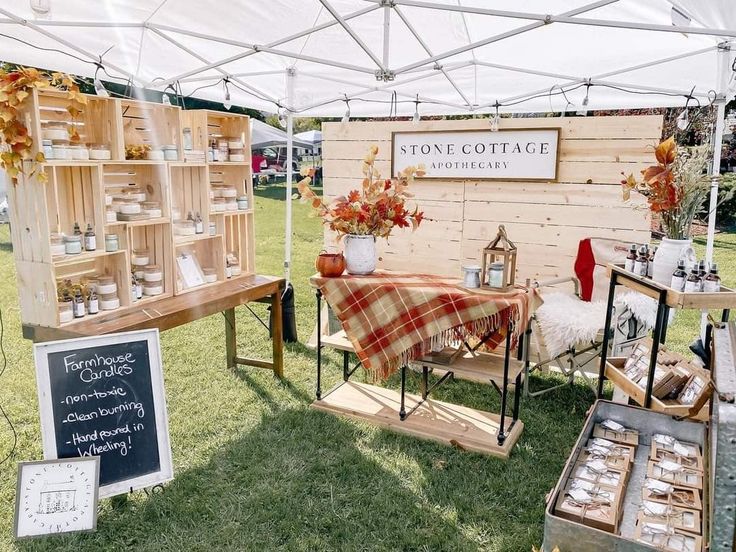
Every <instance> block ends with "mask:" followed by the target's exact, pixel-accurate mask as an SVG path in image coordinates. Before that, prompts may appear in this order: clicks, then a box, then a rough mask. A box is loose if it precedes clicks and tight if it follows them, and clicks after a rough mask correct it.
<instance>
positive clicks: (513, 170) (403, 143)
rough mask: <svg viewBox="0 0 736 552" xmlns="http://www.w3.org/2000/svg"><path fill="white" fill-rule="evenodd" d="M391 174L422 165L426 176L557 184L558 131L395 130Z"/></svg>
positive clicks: (392, 139)
mask: <svg viewBox="0 0 736 552" xmlns="http://www.w3.org/2000/svg"><path fill="white" fill-rule="evenodd" d="M391 141H392V145H391V149H392V155H391V175H392V176H396V174H397V173H398V172H399V171H401V170H403V169H405V168H406V167H409V166H416V165H420V164H423V165H424V168H425V171H426V175H425V176H424V178H444V179H453V178H457V179H466V178H467V179H488V180H507V181H508V180H544V181H554V180H557V157H558V155H557V154H558V147H559V143H560V129H559V128H529V129H504V130H497V131H491V130H490V129H488V130H438V131H425V132H422V131H416V132H411V131H410V132H394V133H392V136H391Z"/></svg>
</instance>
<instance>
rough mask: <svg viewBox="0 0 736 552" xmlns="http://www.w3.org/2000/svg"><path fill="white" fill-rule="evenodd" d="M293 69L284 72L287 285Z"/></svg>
mask: <svg viewBox="0 0 736 552" xmlns="http://www.w3.org/2000/svg"><path fill="white" fill-rule="evenodd" d="M294 74H295V73H294V69H293V68H289V69H288V70H287V72H286V96H287V98H286V105H287V109H288V111H287V117H286V198H285V199H286V230H285V232H284V234H285V236H284V241H285V245H284V278H285V279H286V283H287V284H288V283H289V281H290V279H291V234H292V230H291V228H292V227H291V194H292V174H291V173H292V170H291V165H292V162H293V149H294V148H293V147H292V145H293V143H294V113H293V111H292V109H291V108H292V101H293V98H294Z"/></svg>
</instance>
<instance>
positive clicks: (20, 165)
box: [0, 67, 87, 183]
mask: <svg viewBox="0 0 736 552" xmlns="http://www.w3.org/2000/svg"><path fill="white" fill-rule="evenodd" d="M50 88H53V89H57V90H61V91H65V92H66V93H67V95H68V98H69V105H68V106H67V111H68V112H69V114H70V115H71V117H72V121H73V124H72V125H70V126H69V141H70V142H71V143H78V142H79V141H80V137H79V133H78V132H77V127H76V124H74V122H75V121H76V119H77V117H79V115H80V114H81V112H82V107H83V106H84V105H86V104H87V97H86V96H85V95H84V94H82V93H81V92H80V90H79V86H78V85H77V83H76V81H75V80H74V77H71V76H69V75H66V74H64V73H57V72H54V73H46V72H43V71H39V70H38V69H34V68H32V67H18V68H17V69H13V70H5V69H2V68H0V148H1V152H0V166H1V167H2V168H3V169H4V170H5V171H6V172H7V173H8V175H9V176H10V178H12V179H13V182H14V183H17V180H18V176H19V175H21V174H25V175H27V176H33V175H35V176H36V178H37V179H38V180H39V181H41V182H46V180H47V177H46V173H45V172H44V171H43V170H42V169H41V167H40V164H41V163H44V162H45V161H46V159H45V157H44V155H43V152H41V151H39V152H38V153H37V154H36V155H35V156H33V138H32V137H31V136H30V135H29V133H28V129H27V128H26V126H25V125H24V124H23V122H22V121H21V112H22V110H23V108H24V107H25V106H26V103H27V102H28V99H29V98H30V97H31V95H32V94H33V90H34V89H37V90H44V89H50ZM26 161H28V162H30V170H28V172H26V170H25V167H24V163H25V162H26Z"/></svg>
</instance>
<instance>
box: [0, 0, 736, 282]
mask: <svg viewBox="0 0 736 552" xmlns="http://www.w3.org/2000/svg"><path fill="white" fill-rule="evenodd" d="M31 4H33V5H36V6H38V5H41V6H48V7H49V8H50V9H49V10H48V12H49V13H46V14H43V13H39V12H40V11H43V9H42V10H38V9H36V10H35V11H34V10H33V9H31ZM734 45H736V2H735V1H734V0H595V1H593V0H525V1H519V0H496V1H494V2H488V1H487V0H269V1H268V2H265V1H263V2H254V1H248V0H233V1H231V2H228V3H224V4H223V3H215V2H212V1H211V0H197V1H194V0H177V1H176V2H174V1H171V0H168V1H167V0H156V1H153V0H104V1H100V2H89V1H88V0H34V1H33V2H28V1H26V0H18V1H17V2H14V3H9V2H5V3H3V6H1V7H0V52H1V53H0V57H2V58H3V60H4V61H10V62H16V63H21V64H26V65H32V66H37V67H47V68H53V69H56V70H61V71H66V72H69V73H74V74H78V75H85V76H93V75H95V73H97V72H98V71H103V70H104V73H102V74H100V75H99V76H100V77H101V78H103V79H107V80H119V81H121V82H125V81H130V82H132V83H133V84H135V85H137V86H144V87H150V88H157V89H160V90H165V89H167V87H169V88H168V90H172V89H176V90H177V91H179V92H181V93H183V94H184V95H192V96H195V97H200V98H205V99H211V100H216V101H223V100H224V99H225V95H226V94H227V93H229V95H230V98H231V101H232V103H233V104H236V105H245V106H249V107H254V108H257V109H262V110H267V111H277V110H279V111H281V112H282V113H283V112H284V111H285V112H286V114H287V119H288V124H287V134H288V135H289V137H291V136H292V134H293V124H292V117H293V115H316V116H342V115H344V114H345V115H348V116H387V115H402V116H407V115H412V114H413V113H414V112H415V111H418V112H419V114H420V115H421V114H434V115H437V114H453V113H468V112H470V113H495V112H509V111H517V112H545V111H565V110H568V111H569V110H572V109H573V107H572V106H577V107H578V108H579V107H580V106H581V105H586V104H587V108H588V109H591V110H594V109H616V108H639V107H653V106H677V105H698V104H700V105H703V104H706V103H708V102H714V101H715V102H716V103H717V104H718V106H719V116H718V125H717V127H716V133H715V134H716V139H715V142H714V151H715V152H716V156H717V153H718V152H720V147H721V145H720V131H722V129H723V118H724V106H725V102H726V100H727V99H730V97H731V96H732V95H733V90H734V87H735V86H736V81H735V80H734V78H733V74H734V73H733V69H732V64H733V60H734V54H735V53H736V48H734ZM586 99H587V101H584V100H586ZM291 151H292V149H291V148H290V147H289V148H288V152H289V159H288V160H287V165H290V164H291ZM713 171H714V173H717V172H718V160H717V159H714V167H713ZM286 197H287V239H286V244H287V245H286V263H285V268H286V274H287V277H288V273H289V270H288V263H289V259H290V256H291V253H290V237H291V178H290V176H289V178H288V179H287V194H286ZM716 197H717V183H716V182H715V181H714V185H713V187H712V193H711V208H713V207H714V205H715V203H714V201H715V198H716ZM714 224H715V222H714V217H711V219H710V228H709V246H708V253H707V256H708V257H709V258H710V256H711V255H712V239H713V232H714V229H715V226H714Z"/></svg>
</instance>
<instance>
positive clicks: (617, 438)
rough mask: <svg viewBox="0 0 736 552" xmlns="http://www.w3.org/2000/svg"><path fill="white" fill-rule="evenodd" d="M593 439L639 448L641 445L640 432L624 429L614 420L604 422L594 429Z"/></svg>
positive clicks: (596, 425)
mask: <svg viewBox="0 0 736 552" xmlns="http://www.w3.org/2000/svg"><path fill="white" fill-rule="evenodd" d="M593 437H600V438H602V439H608V440H609V441H613V442H614V443H622V444H624V445H633V446H637V445H638V444H639V432H638V431H636V430H635V429H630V428H627V427H624V426H623V425H621V424H620V423H618V422H616V421H614V420H603V421H602V422H601V423H599V424H595V426H594V427H593Z"/></svg>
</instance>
